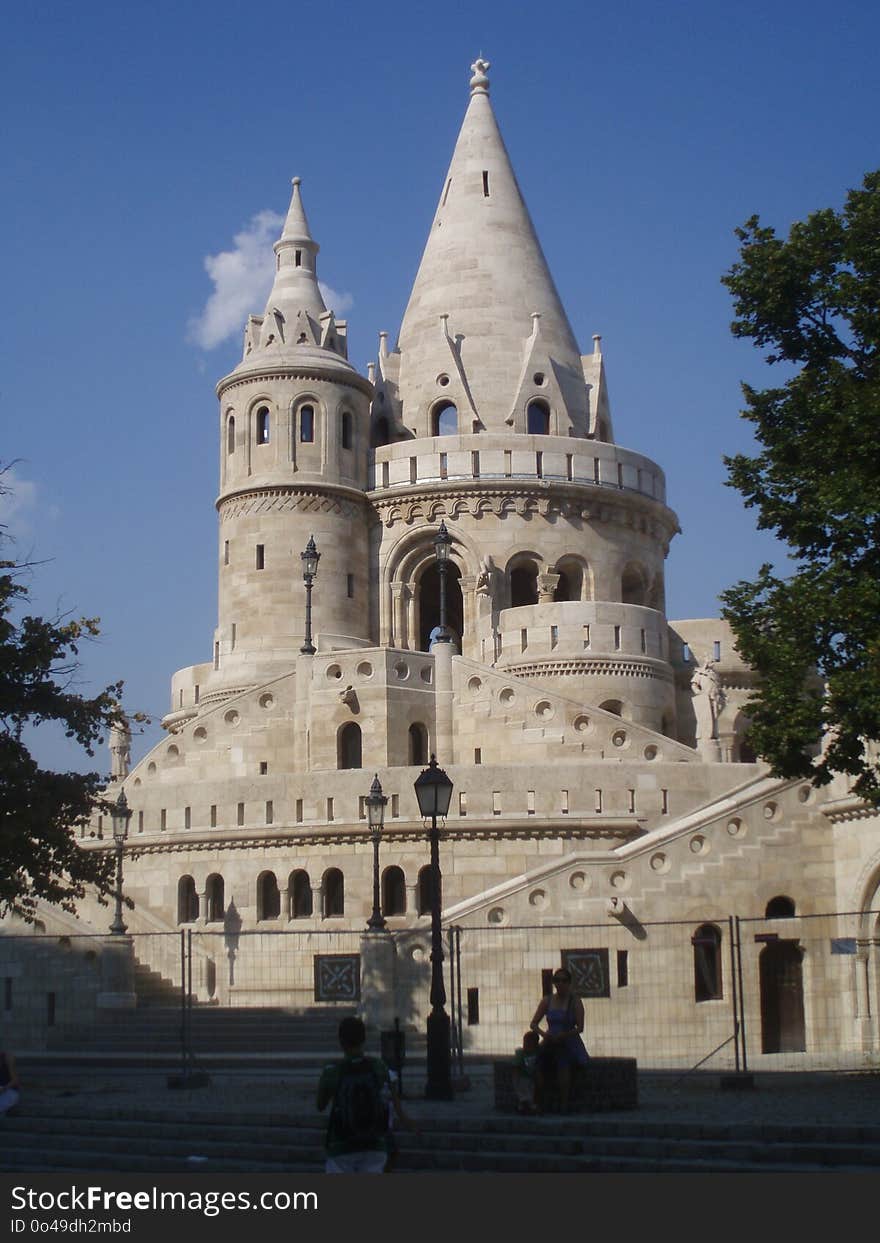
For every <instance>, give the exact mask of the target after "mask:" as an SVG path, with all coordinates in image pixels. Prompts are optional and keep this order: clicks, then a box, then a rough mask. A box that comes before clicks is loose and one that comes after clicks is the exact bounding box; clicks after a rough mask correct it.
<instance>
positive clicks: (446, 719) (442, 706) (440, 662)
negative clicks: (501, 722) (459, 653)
mask: <svg viewBox="0 0 880 1243" xmlns="http://www.w3.org/2000/svg"><path fill="white" fill-rule="evenodd" d="M453 654H454V652H453V646H452V644H451V643H434V644H433V645H432V647H431V655H432V656H433V657H434V721H435V726H434V753H435V755H436V756H437V763H438V764H440V765H441V766H442V765H443V764H452V763H453V749H452V657H453Z"/></svg>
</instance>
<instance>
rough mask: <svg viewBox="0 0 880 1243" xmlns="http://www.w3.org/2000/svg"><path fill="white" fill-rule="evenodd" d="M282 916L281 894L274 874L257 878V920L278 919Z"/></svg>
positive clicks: (270, 873)
mask: <svg viewBox="0 0 880 1243" xmlns="http://www.w3.org/2000/svg"><path fill="white" fill-rule="evenodd" d="M280 914H281V894H280V893H279V892H278V881H277V880H276V879H275V873H274V872H261V873H260V875H259V876H258V877H257V919H277V918H278V916H279V915H280Z"/></svg>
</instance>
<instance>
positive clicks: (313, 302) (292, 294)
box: [266, 177, 327, 321]
mask: <svg viewBox="0 0 880 1243" xmlns="http://www.w3.org/2000/svg"><path fill="white" fill-rule="evenodd" d="M300 184H301V182H300V178H299V177H294V179H293V193H292V194H291V197H290V207H289V208H288V210H287V219H286V220H285V221H284V228H283V230H282V232H281V236H280V237H279V239H278V241H277V242H276V243H275V256H276V258H275V267H276V271H275V282H274V284H273V285H272V292H271V293H270V294H269V301H268V302H267V303H266V314H267V315H268V314H270V312H272V311H273V310H274V309H276V308H277V309H279V310H281V311H282V312H283V314H284V316H285V319H287V320H289V321H292V319H293V318H294V317H295V314H296V312H297V311H305V312H307V314H309V315H310V316H311V317H312V318H313V319H315V320H318V319H319V318H320V316H321V315H323V314H324V312H325V311H326V310H327V307H326V306H325V304H324V299H323V297H322V296H321V290H320V289H319V287H318V272H317V263H316V260H317V256H318V251H319V250H320V247H319V246H318V243H317V242H316V241H315V240H314V238H313V237H312V233H311V230H310V229H309V222H308V220H307V219H306V211H305V208H304V207H303V201H302V194H301V193H300V188H299V187H300ZM290 312H293V314H291V313H290Z"/></svg>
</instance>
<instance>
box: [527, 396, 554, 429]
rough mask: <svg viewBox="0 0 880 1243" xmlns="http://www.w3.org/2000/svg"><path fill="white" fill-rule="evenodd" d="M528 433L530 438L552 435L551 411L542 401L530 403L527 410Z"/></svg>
mask: <svg viewBox="0 0 880 1243" xmlns="http://www.w3.org/2000/svg"><path fill="white" fill-rule="evenodd" d="M526 431H527V432H528V434H529V435H530V436H549V435H550V411H549V410H548V409H547V407H546V406H545V405H544V403H543V402H542V401H530V402H529V405H528V409H527V410H526Z"/></svg>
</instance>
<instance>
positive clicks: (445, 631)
mask: <svg viewBox="0 0 880 1243" xmlns="http://www.w3.org/2000/svg"><path fill="white" fill-rule="evenodd" d="M451 545H452V536H451V535H450V534H449V532H448V531H447V530H446V523H445V522H444V521H443V519H442V518H441V519H440V527H439V530H438V531H437V534H436V535H435V536H434V555H435V556H436V558H437V572H438V573H439V575H440V626H439V628H438V634H437V635H436V642H438V643H449V642H451V640H452V635H451V634H450V632H449V627H448V626H447V625H446V571H447V567H448V564H449V549H450V547H451Z"/></svg>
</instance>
